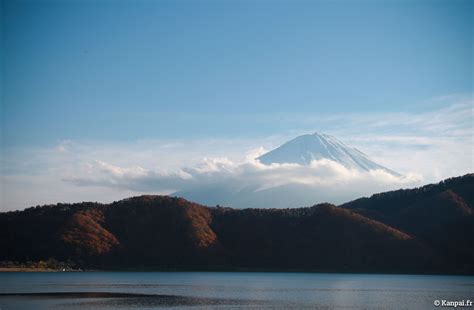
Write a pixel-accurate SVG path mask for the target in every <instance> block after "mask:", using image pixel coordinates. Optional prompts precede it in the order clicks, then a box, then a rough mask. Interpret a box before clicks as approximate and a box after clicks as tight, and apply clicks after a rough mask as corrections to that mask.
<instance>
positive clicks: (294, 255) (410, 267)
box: [0, 175, 474, 273]
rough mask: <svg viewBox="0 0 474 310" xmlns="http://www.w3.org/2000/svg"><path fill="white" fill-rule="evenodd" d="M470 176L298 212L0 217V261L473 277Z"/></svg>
mask: <svg viewBox="0 0 474 310" xmlns="http://www.w3.org/2000/svg"><path fill="white" fill-rule="evenodd" d="M473 188H474V176H473V175H466V176H463V177H459V178H454V179H449V180H446V181H444V182H442V183H440V184H436V185H428V186H425V187H422V188H417V189H412V190H400V191H394V192H388V193H382V194H377V195H374V196H372V197H370V198H363V199H358V200H355V201H353V202H350V203H347V204H344V205H342V206H339V207H337V206H334V205H331V204H320V205H315V206H313V207H309V208H296V209H271V208H269V209H232V208H225V207H219V206H217V207H206V206H202V205H199V204H196V203H193V202H189V201H187V200H184V199H182V198H174V197H168V196H140V197H132V198H129V199H125V200H121V201H118V202H114V203H111V204H98V203H77V204H57V205H48V206H38V207H34V208H29V209H26V210H24V211H15V212H6V213H0V261H18V262H26V261H47V260H48V259H50V260H51V259H55V260H58V261H70V262H74V264H76V265H78V266H81V267H85V268H100V269H160V270H163V269H165V270H169V269H173V270H176V269H195V270H209V269H211V270H236V269H237V270H257V269H258V270H262V269H264V270H314V271H373V272H447V273H473V272H474V250H473V249H474V217H473V196H472V192H473V191H472V189H473Z"/></svg>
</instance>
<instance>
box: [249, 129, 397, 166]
mask: <svg viewBox="0 0 474 310" xmlns="http://www.w3.org/2000/svg"><path fill="white" fill-rule="evenodd" d="M257 159H258V160H259V161H260V162H261V163H263V164H265V165H271V164H273V163H278V164H283V163H295V164H300V165H306V166H308V165H310V164H311V162H312V161H313V160H321V159H329V160H332V161H335V162H337V163H340V164H342V165H343V166H345V167H346V168H349V169H357V170H360V171H370V170H376V169H381V170H384V171H387V172H389V173H391V174H393V175H399V174H398V173H396V172H394V171H392V170H390V169H387V168H385V167H383V166H381V165H379V164H377V163H375V162H373V161H372V160H370V159H369V158H368V157H367V155H365V154H364V153H362V152H361V151H359V150H357V149H356V148H352V147H349V146H347V145H345V144H344V143H343V142H341V141H340V140H338V139H336V138H335V137H333V136H330V135H326V134H319V133H314V134H307V135H302V136H299V137H296V138H294V139H293V140H290V141H288V142H286V143H284V144H283V145H281V146H280V147H278V148H276V149H274V150H272V151H270V152H268V153H266V154H264V155H262V156H260V157H258V158H257Z"/></svg>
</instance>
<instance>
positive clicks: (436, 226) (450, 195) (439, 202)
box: [341, 174, 474, 268]
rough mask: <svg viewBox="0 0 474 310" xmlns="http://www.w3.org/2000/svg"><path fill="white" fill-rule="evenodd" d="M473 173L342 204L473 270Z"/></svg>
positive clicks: (448, 260) (448, 261) (450, 260)
mask: <svg viewBox="0 0 474 310" xmlns="http://www.w3.org/2000/svg"><path fill="white" fill-rule="evenodd" d="M473 189H474V174H468V175H465V176H462V177H458V178H452V179H447V180H445V181H443V182H440V183H439V184H430V185H427V186H423V187H420V188H417V189H411V190H398V191H392V192H387V193H381V194H376V195H373V196H372V197H370V198H361V199H357V200H354V201H352V202H348V203H346V204H343V205H341V207H342V208H346V209H349V210H352V211H354V212H356V213H359V214H362V215H364V216H367V217H370V218H373V219H376V220H378V221H381V222H383V223H385V224H387V225H390V226H392V227H396V228H397V229H400V230H403V231H405V232H407V233H409V234H412V235H416V236H417V238H418V239H419V240H421V241H422V242H424V243H425V244H427V245H429V246H430V247H432V248H434V249H436V250H437V251H438V256H439V257H444V259H445V260H446V262H445V263H446V264H454V263H455V264H457V265H459V266H465V267H466V268H474V199H473V196H474V195H473V193H474V191H473Z"/></svg>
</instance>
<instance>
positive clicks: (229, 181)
mask: <svg viewBox="0 0 474 310" xmlns="http://www.w3.org/2000/svg"><path fill="white" fill-rule="evenodd" d="M453 98H454V97H452V96H451V97H446V98H441V99H437V100H435V103H432V102H430V103H425V105H426V106H425V108H426V107H430V108H431V110H430V111H425V112H412V113H408V112H402V113H377V112H374V113H363V114H362V113H360V114H354V113H351V114H332V115H318V116H308V115H288V116H286V117H281V116H274V117H273V118H272V116H271V115H267V116H265V117H262V120H263V121H268V122H270V121H275V118H276V119H277V120H278V121H279V122H286V125H285V126H284V127H285V128H288V127H292V128H293V129H292V130H288V131H284V132H281V133H279V135H275V136H272V137H253V138H212V139H202V140H190V139H186V138H183V139H168V140H139V141H134V142H121V143H113V142H103V141H102V142H95V141H72V140H66V141H61V142H59V143H58V144H57V145H56V146H54V147H50V148H29V149H8V150H7V149H3V150H2V154H1V155H2V157H1V158H0V160H1V165H0V182H1V183H0V185H1V186H0V187H1V188H0V189H1V196H2V198H1V201H0V202H1V206H0V209H1V210H8V209H19V208H25V207H28V206H31V205H36V204H43V203H55V202H59V201H63V202H74V201H83V200H93V201H101V202H110V201H112V200H115V199H122V198H125V197H127V196H131V195H138V194H143V193H150V194H166V193H171V192H174V191H182V192H183V193H184V192H188V193H191V194H192V195H190V196H193V197H197V198H199V199H201V198H203V197H204V196H205V195H209V193H211V192H212V193H213V194H214V192H215V191H214V192H213V190H212V189H213V188H214V189H215V188H219V191H220V194H221V196H219V195H217V196H216V200H213V201H210V202H212V203H213V204H214V203H221V204H225V201H221V200H223V198H224V196H225V194H227V193H228V191H229V189H230V188H232V189H235V188H237V189H239V190H241V191H245V193H247V194H248V193H250V192H251V193H255V194H254V195H263V194H264V193H269V192H271V193H272V194H273V195H274V196H275V197H278V199H281V200H285V199H284V198H282V197H280V196H278V194H279V192H285V191H284V190H283V189H282V188H289V187H292V186H298V187H299V188H301V189H303V188H304V191H303V190H301V191H300V192H299V195H300V196H301V195H305V194H306V193H307V192H311V193H312V194H311V195H309V196H308V197H306V199H307V200H305V201H306V202H307V204H310V203H317V202H320V201H323V200H329V201H330V202H342V201H344V200H348V199H352V198H355V197H357V196H359V195H369V194H371V193H374V192H379V191H384V190H388V189H392V188H399V187H411V186H416V185H421V184H425V183H430V182H438V181H440V180H441V179H444V178H447V177H452V176H458V175H462V174H465V173H469V172H473V170H474V162H473V160H474V157H473V145H474V132H473V100H472V98H454V99H453ZM446 100H451V103H450V104H447V103H446ZM430 104H432V105H433V106H429V105H430ZM433 107H434V108H433ZM316 130H317V131H321V132H325V133H329V134H332V135H334V136H336V137H338V138H340V139H341V140H342V141H344V142H346V144H348V145H351V146H355V147H357V148H358V149H360V150H361V151H363V152H364V153H366V154H367V155H369V157H371V158H372V159H373V160H374V161H376V162H378V163H380V164H382V165H384V166H386V167H388V168H390V169H393V170H395V171H398V172H400V173H402V174H403V175H405V178H402V179H399V178H394V177H393V176H391V175H388V174H387V173H385V172H383V171H371V172H370V173H360V172H357V171H352V170H348V169H346V168H344V167H342V166H340V165H338V164H337V163H334V162H330V161H317V162H313V163H312V165H311V166H310V167H302V166H298V165H292V164H284V165H270V166H265V165H262V164H260V163H258V162H256V161H255V160H254V158H256V157H258V156H259V155H261V154H263V153H265V152H266V151H268V150H270V149H273V148H275V147H277V146H278V145H279V144H281V143H283V142H285V141H287V140H289V139H291V138H294V137H295V136H297V135H299V134H303V133H308V132H313V131H316ZM217 185H218V186H217ZM199 191H201V193H202V195H201V196H200V195H199ZM218 194H219V193H218ZM255 197H256V196H253V198H255ZM331 197H333V198H331ZM334 197H335V198H337V199H335V198H334ZM231 198H232V197H231ZM219 199H221V200H219ZM275 199H276V198H275ZM290 199H293V197H288V198H287V199H286V201H287V202H288V201H290ZM331 199H333V200H331ZM228 201H229V202H230V203H232V202H235V199H234V198H232V199H229V200H228ZM255 201H261V196H258V197H257V198H255ZM247 203H248V205H249V206H250V205H251V202H250V200H248V201H247Z"/></svg>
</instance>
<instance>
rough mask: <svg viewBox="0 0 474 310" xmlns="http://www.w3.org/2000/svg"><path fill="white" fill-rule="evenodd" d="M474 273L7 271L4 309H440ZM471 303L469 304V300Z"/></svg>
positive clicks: (469, 289)
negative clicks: (435, 305)
mask: <svg viewBox="0 0 474 310" xmlns="http://www.w3.org/2000/svg"><path fill="white" fill-rule="evenodd" d="M443 299H444V300H447V301H458V300H468V299H470V300H474V277H473V276H437V275H378V274H326V273H272V272H248V273H247V272H56V273H0V309H1V310H9V309H128V308H132V309H154V308H167V309H190V308H191V309H244V308H254V309H257V308H258V309H261V308H264V309H286V308H294V309H305V308H306V309H361V308H364V309H433V308H435V307H434V305H433V303H434V301H435V300H440V301H441V300H443ZM467 309H469V308H467Z"/></svg>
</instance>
